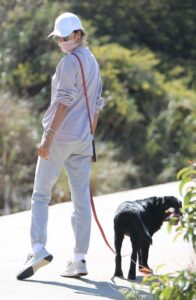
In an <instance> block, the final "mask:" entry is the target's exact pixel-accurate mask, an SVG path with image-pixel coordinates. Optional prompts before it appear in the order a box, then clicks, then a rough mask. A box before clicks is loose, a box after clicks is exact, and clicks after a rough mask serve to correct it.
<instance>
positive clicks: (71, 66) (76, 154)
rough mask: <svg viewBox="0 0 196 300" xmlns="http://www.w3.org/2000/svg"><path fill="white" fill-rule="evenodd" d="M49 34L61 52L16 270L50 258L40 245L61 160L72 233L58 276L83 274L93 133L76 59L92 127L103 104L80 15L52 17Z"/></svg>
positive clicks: (25, 271) (29, 269)
mask: <svg viewBox="0 0 196 300" xmlns="http://www.w3.org/2000/svg"><path fill="white" fill-rule="evenodd" d="M50 36H53V37H54V38H55V39H56V40H57V42H58V45H59V47H60V49H61V50H62V51H63V52H66V53H67V55H65V56H64V57H63V58H62V59H61V61H60V62H59V64H58V65H57V68H56V73H55V74H54V76H53V77H52V91H51V105H50V107H49V108H48V110H47V111H46V113H45V115H44V118H43V122H42V123H43V127H44V134H43V137H42V141H41V145H40V147H39V150H38V154H39V157H38V161H37V167H36V172H35V181H34V189H33V194H32V208H31V210H32V218H31V244H32V254H30V255H28V257H27V261H26V263H25V264H24V266H23V267H22V269H21V270H20V271H19V273H18V274H17V279H20V280H21V279H25V278H28V277H30V276H32V275H33V274H34V273H35V271H37V270H38V269H39V268H40V267H42V266H44V265H46V264H48V263H49V262H51V261H52V259H53V256H52V255H51V254H50V253H49V252H48V251H47V250H46V249H45V246H46V241H47V222H48V204H49V202H50V198H51V190H52V187H53V186H54V184H55V182H56V180H57V178H58V176H59V174H60V172H61V169H62V167H63V166H64V167H65V169H66V171H67V174H68V178H69V186H70V191H71V198H72V201H73V206H74V213H73V215H72V227H73V231H74V237H75V248H74V255H73V259H72V260H71V261H70V262H69V263H68V264H67V266H66V269H65V271H64V273H63V274H62V276H68V277H75V276H82V275H86V274H87V268H86V260H85V255H86V254H87V251H88V247H89V240H90V229H91V204H90V194H89V183H90V169H91V156H92V133H91V130H90V125H89V119H88V110H87V106H86V100H85V96H84V89H83V81H82V75H81V70H80V64H79V62H78V60H77V57H75V55H73V54H76V55H77V56H78V57H79V58H80V60H81V62H82V65H83V68H84V73H85V80H86V86H87V92H88V100H89V107H90V114H91V118H92V120H93V133H95V130H96V125H97V121H98V115H99V111H100V110H102V108H103V106H104V101H103V99H102V98H101V92H102V85H101V78H100V72H99V66H98V64H97V61H96V59H95V58H94V56H93V54H92V53H91V51H90V50H89V49H88V48H87V47H86V44H85V37H84V36H85V34H84V31H83V27H82V23H81V21H80V19H79V18H78V17H77V16H76V15H74V14H72V13H68V12H66V13H64V14H62V15H60V16H59V17H58V18H57V19H56V22H55V26H54V31H53V32H52V33H51V34H50V35H49V37H50Z"/></svg>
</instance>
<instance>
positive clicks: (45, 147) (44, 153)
mask: <svg viewBox="0 0 196 300" xmlns="http://www.w3.org/2000/svg"><path fill="white" fill-rule="evenodd" d="M53 138H54V135H53V134H51V133H49V132H48V133H46V134H45V135H44V138H43V140H42V142H41V145H40V146H39V149H38V155H39V156H40V157H41V158H43V159H49V156H50V146H51V144H52V141H53Z"/></svg>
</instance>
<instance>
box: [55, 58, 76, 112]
mask: <svg viewBox="0 0 196 300" xmlns="http://www.w3.org/2000/svg"><path fill="white" fill-rule="evenodd" d="M56 75H57V78H58V85H57V90H56V94H55V98H54V101H55V102H59V103H62V104H64V105H66V106H68V107H70V106H71V105H72V104H73V102H74V101H75V99H76V98H77V95H78V91H77V89H76V85H75V80H76V68H75V64H74V61H73V60H72V58H71V57H70V55H67V56H65V57H64V58H63V59H62V60H61V61H60V63H59V64H58V66H57V68H56Z"/></svg>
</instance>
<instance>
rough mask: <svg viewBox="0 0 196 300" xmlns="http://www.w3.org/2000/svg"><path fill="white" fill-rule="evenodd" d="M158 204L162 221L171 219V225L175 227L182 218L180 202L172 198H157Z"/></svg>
mask: <svg viewBox="0 0 196 300" xmlns="http://www.w3.org/2000/svg"><path fill="white" fill-rule="evenodd" d="M158 202H159V205H160V207H161V210H162V213H163V221H169V220H170V219H171V218H173V219H174V221H173V224H174V225H177V224H178V222H179V220H180V218H181V216H182V213H181V208H182V202H181V201H180V200H179V199H177V198H176V197H173V196H165V197H161V198H158Z"/></svg>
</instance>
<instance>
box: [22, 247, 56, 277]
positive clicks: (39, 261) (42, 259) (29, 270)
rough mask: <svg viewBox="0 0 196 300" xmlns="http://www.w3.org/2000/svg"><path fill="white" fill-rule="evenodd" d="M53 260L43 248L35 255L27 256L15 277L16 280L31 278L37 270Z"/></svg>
mask: <svg viewBox="0 0 196 300" xmlns="http://www.w3.org/2000/svg"><path fill="white" fill-rule="evenodd" d="M52 259H53V256H52V255H51V254H50V253H48V251H47V250H46V249H45V248H42V249H41V250H40V251H39V252H38V253H37V254H36V255H33V254H29V255H28V256H27V260H26V262H25V263H24V266H23V267H22V269H21V270H20V271H19V272H18V274H17V275H16V278H17V279H18V280H23V279H25V278H28V277H31V276H32V275H33V274H34V273H35V272H36V271H37V270H38V269H39V268H41V267H43V266H46V265H47V264H49V263H50V262H51V261H52Z"/></svg>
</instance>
